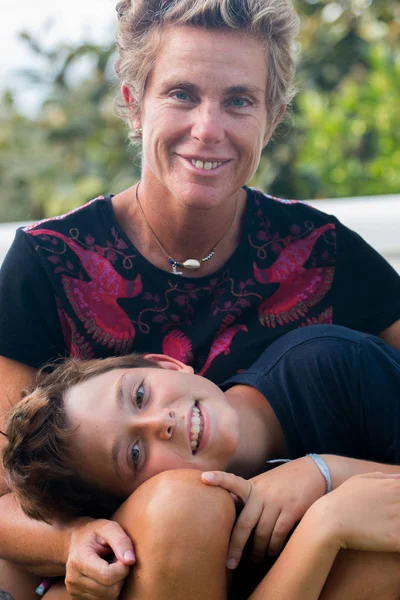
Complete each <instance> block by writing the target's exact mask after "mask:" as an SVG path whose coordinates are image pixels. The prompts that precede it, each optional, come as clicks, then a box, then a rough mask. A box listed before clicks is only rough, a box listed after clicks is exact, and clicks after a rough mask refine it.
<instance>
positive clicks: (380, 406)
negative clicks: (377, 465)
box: [222, 325, 400, 464]
mask: <svg viewBox="0 0 400 600" xmlns="http://www.w3.org/2000/svg"><path fill="white" fill-rule="evenodd" d="M238 383H242V384H246V385H250V386H252V387H254V388H256V389H257V390H259V391H260V392H261V393H262V394H263V395H264V396H265V397H266V398H267V400H268V402H269V403H270V405H271V407H272V408H273V410H274V412H275V414H276V416H277V418H278V420H279V422H280V424H281V427H282V429H283V433H284V435H285V440H286V444H287V448H288V451H289V458H298V457H300V456H304V455H305V454H307V453H309V452H316V453H324V454H337V455H341V456H349V457H352V458H361V459H364V460H373V461H377V462H382V463H393V464H400V351H398V350H395V349H394V348H392V347H391V346H388V345H387V344H385V343H384V342H383V341H382V340H381V339H379V338H377V337H375V336H372V335H366V334H363V333H359V332H356V331H352V330H349V329H345V328H343V327H337V326H326V325H315V326H313V327H307V328H304V329H298V330H297V331H293V332H291V333H289V334H287V335H286V336H284V337H281V338H280V339H279V340H277V341H276V342H274V343H273V344H271V345H270V346H269V347H268V348H267V350H265V352H264V353H263V354H262V355H261V356H260V358H259V359H258V360H257V361H256V362H255V363H254V365H253V366H252V367H250V369H249V370H248V371H246V372H244V373H241V374H239V375H235V376H234V377H231V378H230V379H229V380H227V381H226V382H225V383H224V384H223V386H222V387H223V388H224V389H226V388H228V387H231V386H232V385H233V384H238Z"/></svg>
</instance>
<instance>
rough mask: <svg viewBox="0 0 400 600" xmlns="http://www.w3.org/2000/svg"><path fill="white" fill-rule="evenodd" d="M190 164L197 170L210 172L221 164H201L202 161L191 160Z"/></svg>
mask: <svg viewBox="0 0 400 600" xmlns="http://www.w3.org/2000/svg"><path fill="white" fill-rule="evenodd" d="M191 163H192V165H193V166H194V167H196V168H197V169H204V170H205V171H211V169H216V168H217V167H219V166H220V165H222V162H203V161H202V160H196V159H194V158H192V160H191Z"/></svg>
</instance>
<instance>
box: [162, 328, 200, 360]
mask: <svg viewBox="0 0 400 600" xmlns="http://www.w3.org/2000/svg"><path fill="white" fill-rule="evenodd" d="M162 351H163V354H166V355H167V356H172V358H176V359H177V360H180V361H181V362H183V363H185V364H186V365H188V364H190V363H191V362H192V360H193V353H192V342H191V341H190V340H189V338H188V337H187V336H186V335H185V334H184V333H183V331H180V330H179V329H173V330H172V331H170V332H169V333H167V335H166V336H165V338H164V339H163V343H162Z"/></svg>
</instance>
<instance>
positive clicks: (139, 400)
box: [136, 385, 144, 408]
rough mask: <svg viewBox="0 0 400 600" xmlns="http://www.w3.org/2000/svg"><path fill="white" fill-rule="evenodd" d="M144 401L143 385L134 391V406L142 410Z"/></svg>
mask: <svg viewBox="0 0 400 600" xmlns="http://www.w3.org/2000/svg"><path fill="white" fill-rule="evenodd" d="M143 401H144V387H143V385H139V387H138V389H137V390H136V405H137V407H138V408H142V404H143Z"/></svg>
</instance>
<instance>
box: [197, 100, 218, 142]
mask: <svg viewBox="0 0 400 600" xmlns="http://www.w3.org/2000/svg"><path fill="white" fill-rule="evenodd" d="M192 137H194V138H196V139H197V140H199V141H200V142H202V143H203V144H215V143H217V142H220V141H222V139H223V137H224V126H223V116H222V114H221V111H220V109H219V107H216V106H214V105H212V106H210V105H200V106H199V107H198V108H197V110H196V111H195V113H194V123H193V127H192Z"/></svg>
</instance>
